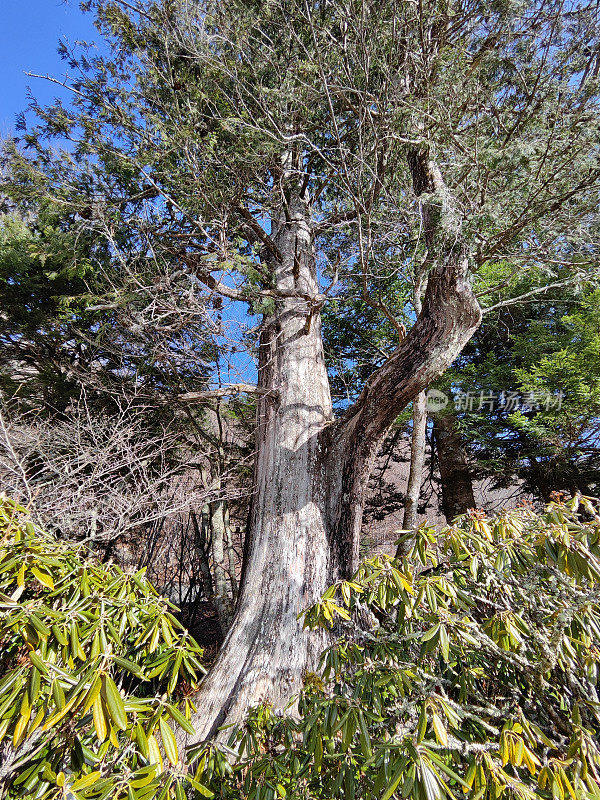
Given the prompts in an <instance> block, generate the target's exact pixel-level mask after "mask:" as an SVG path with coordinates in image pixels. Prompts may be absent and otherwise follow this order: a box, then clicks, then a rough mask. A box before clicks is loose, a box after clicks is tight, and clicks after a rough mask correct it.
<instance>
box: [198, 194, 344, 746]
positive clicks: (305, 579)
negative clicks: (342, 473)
mask: <svg viewBox="0 0 600 800" xmlns="http://www.w3.org/2000/svg"><path fill="white" fill-rule="evenodd" d="M288 212H289V216H288V218H287V220H286V219H283V220H281V221H280V222H279V224H278V227H277V229H276V230H274V231H273V233H272V237H273V239H274V240H275V242H276V244H277V247H278V249H279V251H280V252H281V254H282V261H281V262H280V263H276V264H275V265H274V271H275V285H276V287H277V289H278V290H280V291H282V292H294V291H295V292H299V293H301V294H302V295H304V296H310V297H316V296H317V295H318V283H317V278H316V268H315V261H314V253H313V242H312V236H311V229H310V222H309V212H308V208H307V207H306V205H305V204H304V203H303V202H302V201H301V200H300V199H297V200H296V201H292V202H291V203H290V207H289V208H288ZM259 384H260V385H261V386H262V387H264V388H268V389H271V390H275V392H276V393H277V396H265V397H262V398H261V399H260V400H259V408H258V430H257V457H256V466H255V476H254V496H253V501H252V511H251V521H250V530H249V531H248V534H247V536H248V537H249V539H248V542H247V547H246V553H245V563H244V573H243V577H242V587H241V591H240V597H239V601H238V606H237V610H236V614H235V617H234V620H233V623H232V626H231V628H230V630H229V633H228V635H227V637H226V639H225V641H224V643H223V646H222V648H221V651H220V652H219V655H218V657H217V660H216V662H215V664H214V666H213V668H212V669H211V671H210V674H209V675H208V676H207V678H206V680H205V681H204V683H203V685H202V688H201V691H200V695H199V709H198V712H199V713H198V718H197V719H196V720H195V721H194V722H195V725H196V728H197V733H196V736H195V737H193V741H201V740H203V739H205V738H207V737H209V736H212V735H214V733H215V731H216V728H217V727H218V726H219V725H221V724H223V722H224V721H225V720H226V721H227V723H230V722H232V721H239V720H240V719H242V718H243V716H244V714H245V713H246V711H247V709H248V707H249V706H251V705H253V704H256V703H257V702H258V701H259V700H264V701H268V702H271V703H273V704H274V705H275V706H276V707H282V706H285V704H286V703H287V702H288V700H289V698H290V696H291V695H293V694H294V693H295V692H297V691H298V689H299V687H300V685H301V679H302V675H303V673H304V671H305V670H306V669H314V667H315V666H316V659H317V656H318V654H319V652H320V651H321V649H322V647H323V644H324V640H323V637H322V636H319V635H315V634H314V633H308V632H305V631H303V630H302V621H301V620H298V615H299V614H300V613H301V612H302V611H304V610H305V609H306V608H307V607H308V606H309V605H311V604H312V603H313V602H315V601H316V600H317V599H318V598H319V597H320V596H321V594H322V593H323V591H324V590H325V589H326V588H327V586H328V585H329V583H330V582H331V580H332V579H333V574H334V571H335V570H334V565H333V564H332V556H331V547H330V541H329V537H328V532H327V529H326V522H325V512H324V509H325V506H326V486H325V483H326V482H325V480H324V469H323V466H322V464H323V459H324V454H323V453H322V452H321V445H320V443H319V434H320V433H321V432H322V431H323V429H324V428H325V426H327V425H328V423H330V422H331V420H332V418H333V412H332V406H331V396H330V391H329V381H328V378H327V371H326V368H325V360H324V355H323V345H322V340H321V330H320V317H319V314H318V309H315V307H314V305H311V303H310V302H309V301H307V300H305V299H300V298H298V297H290V298H285V299H282V300H278V301H277V309H276V311H275V314H274V315H273V317H272V318H270V319H269V320H266V323H265V326H264V329H263V333H262V336H261V349H260V356H259ZM187 743H188V744H190V743H192V740H188V742H187Z"/></svg>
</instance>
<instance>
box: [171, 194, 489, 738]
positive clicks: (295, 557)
mask: <svg viewBox="0 0 600 800" xmlns="http://www.w3.org/2000/svg"><path fill="white" fill-rule="evenodd" d="M271 239H272V240H273V241H274V243H275V245H276V248H277V251H278V253H279V254H280V259H279V260H276V259H275V257H273V260H272V263H271V268H272V272H273V275H274V282H273V283H274V287H275V291H276V292H277V295H278V299H277V300H276V302H275V310H274V313H273V315H272V316H271V317H269V318H268V319H266V320H265V322H264V325H263V330H262V334H261V339H260V349H259V378H258V380H259V386H260V388H261V389H263V390H266V392H268V393H263V394H262V395H260V396H259V400H258V403H257V422H258V424H257V434H256V459H255V470H254V491H253V500H252V508H251V513H250V524H249V528H248V531H247V534H246V543H245V554H244V568H243V574H242V581H241V587H240V593H239V598H238V604H237V608H236V613H235V616H234V619H233V622H232V625H231V628H230V629H229V632H228V634H227V636H226V639H225V641H224V643H223V646H222V648H221V650H220V652H219V654H218V656H217V659H216V661H215V664H214V665H213V667H212V669H211V671H210V673H209V674H208V676H207V677H206V679H205V680H204V681H203V683H202V686H201V688H200V692H199V695H198V698H197V705H198V709H199V710H198V714H197V715H196V717H195V719H194V725H195V728H196V733H195V735H194V736H192V737H188V738H187V740H186V741H187V744H193V743H195V742H198V741H202V740H204V739H207V738H209V737H212V736H213V735H214V734H215V732H216V730H217V728H218V727H219V726H220V725H222V724H225V723H227V724H229V723H235V722H237V721H240V720H241V719H242V718H243V717H244V715H245V713H246V711H247V709H248V707H249V706H251V705H253V704H256V703H257V702H259V701H260V700H264V701H269V702H271V703H273V704H274V705H275V706H278V707H282V706H284V705H285V704H286V703H287V702H288V700H289V698H290V696H291V695H293V694H294V693H295V692H296V691H297V690H298V689H299V688H300V685H301V681H302V676H303V674H304V673H305V671H307V670H313V669H315V667H316V664H317V657H318V654H319V652H320V651H321V650H322V647H323V644H324V637H325V634H324V633H323V632H312V633H309V632H307V631H304V630H303V628H302V623H301V621H300V620H299V619H298V615H299V614H300V613H301V612H302V611H303V610H304V609H306V608H307V606H309V605H311V604H312V603H314V602H315V601H316V600H317V599H318V598H319V597H320V596H321V594H322V593H323V591H324V590H325V589H326V588H327V586H328V585H329V584H330V583H331V582H333V581H335V580H336V579H338V578H339V577H340V576H346V575H349V574H351V573H352V572H353V571H354V570H355V568H356V566H357V564H358V546H359V535H360V528H361V523H362V515H363V509H364V504H365V499H366V494H367V486H368V481H369V476H370V473H371V469H372V466H373V461H374V459H375V456H376V454H377V452H378V450H379V447H380V445H381V443H382V441H383V439H384V438H385V436H386V434H387V432H388V430H389V429H390V427H391V426H392V424H393V423H394V421H395V420H396V418H397V416H398V414H399V413H400V412H401V411H402V409H403V408H405V407H406V405H407V404H408V403H409V402H410V401H411V400H412V399H413V398H414V397H416V395H417V394H418V393H419V392H421V391H422V390H423V389H425V387H426V386H428V385H429V384H430V383H431V382H432V381H433V380H434V379H435V378H437V377H438V376H439V375H440V374H441V373H442V372H443V371H444V370H445V369H446V368H447V367H448V366H449V364H450V363H451V362H452V361H453V360H454V358H455V357H456V355H457V354H458V353H459V352H460V351H461V350H462V348H463V347H464V345H465V344H466V342H467V341H468V340H469V339H470V337H471V336H472V335H473V333H474V331H475V330H476V328H477V326H478V325H479V322H480V320H481V311H480V308H479V305H478V303H477V301H476V299H475V298H474V296H473V293H472V291H471V287H470V285H469V283H468V280H467V261H466V258H465V257H464V255H463V253H462V250H461V249H460V247H457V246H456V241H457V237H456V233H455V232H453V233H452V242H453V244H452V246H451V247H449V248H448V249H447V251H444V252H443V253H442V254H441V255H440V258H439V260H438V262H437V263H436V265H435V266H434V267H433V268H432V270H431V272H430V276H429V283H428V286H427V291H426V293H425V297H424V301H423V310H422V312H421V314H420V315H419V317H418V319H417V321H416V323H415V325H414V326H413V328H412V330H411V331H410V333H409V335H408V336H407V337H406V338H405V339H404V341H403V342H402V343H401V345H400V347H399V348H398V349H397V350H396V351H395V353H394V354H393V355H392V356H391V357H390V359H388V361H387V362H386V363H385V364H384V365H383V366H382V367H381V368H380V369H379V370H378V371H377V372H376V373H375V374H374V375H373V376H372V377H371V378H370V380H369V381H368V383H367V385H366V386H365V387H364V389H363V391H362V393H361V396H360V397H359V399H358V400H357V402H356V403H355V404H354V406H352V407H351V408H349V409H348V410H347V411H346V413H345V414H344V415H343V416H342V417H341V418H340V419H339V420H338V421H334V419H333V411H332V404H331V397H330V391H329V381H328V376H327V369H326V366H325V361H324V355H323V343H322V339H321V322H320V314H319V308H320V303H321V302H322V297H321V296H320V295H319V286H318V280H317V275H316V265H315V256H314V244H313V227H312V222H311V218H310V208H309V205H308V202H307V201H306V200H305V198H304V197H303V196H302V192H301V191H300V190H299V188H295V189H294V190H293V191H292V192H290V196H288V198H287V202H286V205H285V208H284V213H283V214H282V217H281V218H280V219H279V220H277V221H276V222H274V223H273V226H272V234H271ZM183 738H185V737H183Z"/></svg>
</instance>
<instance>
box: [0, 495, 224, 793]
mask: <svg viewBox="0 0 600 800" xmlns="http://www.w3.org/2000/svg"><path fill="white" fill-rule="evenodd" d="M172 608H173V607H172V606H171V605H170V603H168V601H167V600H165V599H164V598H162V597H160V596H159V595H158V593H157V592H156V590H155V589H154V588H153V587H152V586H151V584H150V583H149V581H148V580H147V578H146V577H145V575H144V571H143V570H142V571H140V572H137V573H135V574H127V573H125V572H123V571H122V570H121V569H120V568H119V567H117V566H116V565H112V564H100V563H98V562H97V561H95V560H92V559H91V558H90V557H89V556H88V554H87V552H86V550H85V548H84V547H82V546H81V545H76V544H71V543H65V542H61V541H57V540H56V539H55V538H53V537H51V536H50V535H48V534H46V533H44V532H43V531H41V530H40V529H39V528H37V527H35V526H34V525H33V524H32V523H31V522H30V521H29V520H28V518H27V514H26V512H25V509H23V508H21V507H19V506H18V505H17V504H16V503H14V502H13V501H11V500H10V499H7V498H6V497H4V496H2V495H0V612H1V616H0V648H1V649H0V653H1V654H0V797H8V798H17V797H23V798H36V799H37V798H39V800H50V798H58V797H61V798H62V797H65V798H66V797H69V798H71V800H73V799H74V798H77V799H78V800H84V798H85V799H87V798H89V799H90V800H91V799H92V798H93V799H94V800H102V798H118V797H127V798H128V800H146V798H154V797H159V796H160V797H161V798H165V799H166V798H180V797H183V796H184V789H183V785H184V784H185V785H186V786H189V785H194V783H196V782H195V781H194V777H193V776H191V775H190V776H183V774H182V773H181V772H180V770H179V767H178V764H179V762H180V754H179V752H178V748H177V743H176V737H175V731H177V730H178V728H179V727H182V728H184V729H186V730H188V731H191V730H192V728H191V725H190V723H189V722H188V718H189V716H190V714H191V711H192V710H193V702H192V700H191V694H192V692H193V690H194V688H195V686H196V685H197V683H198V681H199V679H200V678H201V676H202V674H203V673H204V669H203V667H202V664H201V660H200V659H201V657H202V650H201V649H200V647H199V646H198V644H197V643H196V642H195V641H194V640H193V639H192V638H191V637H190V635H189V634H188V632H187V631H186V630H184V629H183V627H182V626H181V624H180V623H179V622H178V621H177V620H176V619H175V617H174V616H173V615H172V613H171V609H172ZM196 788H197V789H198V790H199V791H200V792H201V793H202V792H203V793H204V794H205V795H206V796H210V792H209V791H208V790H207V789H204V788H203V787H202V786H201V784H198V783H196Z"/></svg>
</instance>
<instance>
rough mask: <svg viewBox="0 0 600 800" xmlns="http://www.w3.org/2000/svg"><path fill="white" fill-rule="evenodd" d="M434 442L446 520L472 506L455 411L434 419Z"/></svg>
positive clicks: (464, 457) (467, 460)
mask: <svg viewBox="0 0 600 800" xmlns="http://www.w3.org/2000/svg"><path fill="white" fill-rule="evenodd" d="M433 430H434V442H435V448H436V452H437V458H438V466H439V470H440V479H441V485H442V510H443V512H444V516H445V517H446V520H447V521H448V522H452V520H453V519H454V518H455V517H457V516H458V515H459V514H466V512H467V511H468V510H469V509H470V508H475V496H474V494H473V479H472V477H471V470H470V467H469V458H468V455H467V452H466V450H465V448H464V446H463V441H462V437H461V435H460V432H459V429H458V423H457V420H456V417H455V416H454V414H443V415H440V416H438V417H436V418H435V419H434V423H433Z"/></svg>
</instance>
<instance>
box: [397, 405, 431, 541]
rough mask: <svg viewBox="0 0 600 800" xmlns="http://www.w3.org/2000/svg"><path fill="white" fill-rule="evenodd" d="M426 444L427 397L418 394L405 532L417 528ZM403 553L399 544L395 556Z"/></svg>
mask: <svg viewBox="0 0 600 800" xmlns="http://www.w3.org/2000/svg"><path fill="white" fill-rule="evenodd" d="M426 442H427V395H426V393H425V392H419V394H418V395H417V396H416V397H415V399H414V400H413V413H412V435H411V439H410V472H409V474H408V482H407V484H406V497H405V499H404V516H403V518H402V527H403V529H404V530H405V531H413V530H415V528H416V527H417V520H418V516H419V513H418V507H419V496H420V494H421V485H422V483H423V467H424V465H425V445H426ZM409 538H411V537H409ZM404 552H405V545H404V544H399V545H398V548H397V550H396V556H397V557H400V556H402V555H403V554H404Z"/></svg>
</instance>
